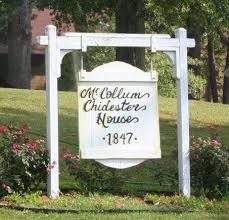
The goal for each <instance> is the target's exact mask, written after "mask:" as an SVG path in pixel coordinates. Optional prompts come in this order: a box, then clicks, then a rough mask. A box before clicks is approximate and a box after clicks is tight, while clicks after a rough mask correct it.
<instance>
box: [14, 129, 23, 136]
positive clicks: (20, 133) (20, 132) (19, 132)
mask: <svg viewBox="0 0 229 220" xmlns="http://www.w3.org/2000/svg"><path fill="white" fill-rule="evenodd" d="M22 134H23V132H22V131H21V130H20V131H15V132H14V135H17V136H20V135H22Z"/></svg>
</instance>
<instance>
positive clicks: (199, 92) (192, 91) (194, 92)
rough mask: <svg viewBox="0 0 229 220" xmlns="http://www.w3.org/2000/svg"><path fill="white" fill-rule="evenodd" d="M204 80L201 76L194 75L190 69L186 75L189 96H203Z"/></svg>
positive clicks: (194, 97)
mask: <svg viewBox="0 0 229 220" xmlns="http://www.w3.org/2000/svg"><path fill="white" fill-rule="evenodd" d="M205 86H206V80H205V79H204V78H203V77H202V76H196V75H195V74H194V72H193V71H192V70H189V75H188V94H189V98H191V99H197V100H200V99H201V98H202V97H203V94H204V89H205Z"/></svg>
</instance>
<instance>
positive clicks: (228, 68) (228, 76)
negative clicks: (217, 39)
mask: <svg viewBox="0 0 229 220" xmlns="http://www.w3.org/2000/svg"><path fill="white" fill-rule="evenodd" d="M223 103H224V104H229V39H228V41H227V58H226V65H225V70H224V78H223Z"/></svg>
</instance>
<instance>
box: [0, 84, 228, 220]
mask: <svg viewBox="0 0 229 220" xmlns="http://www.w3.org/2000/svg"><path fill="white" fill-rule="evenodd" d="M159 107H160V133H161V148H162V159H156V160H149V161H147V162H146V163H145V166H144V167H143V168H141V169H139V167H133V168H128V169H125V170H123V171H118V172H120V174H121V175H123V177H124V179H125V181H126V183H125V184H124V187H123V191H124V192H128V193H129V194H131V192H133V194H136V192H139V193H140V194H141V195H143V194H145V192H150V191H160V192H176V191H178V186H177V185H178V184H177V155H176V153H174V152H175V151H176V149H177V138H176V117H177V114H176V100H175V99H171V98H164V97H159ZM45 111H46V106H45V92H44V91H32V90H16V89H3V88H0V125H3V124H9V123H17V124H29V126H30V127H31V135H34V136H36V137H45V135H46V122H45ZM228 114H229V106H228V105H222V104H213V103H207V102H203V101H190V133H191V135H195V136H207V135H208V132H209V131H208V129H207V125H208V124H217V125H219V126H220V127H219V130H218V134H219V136H220V137H221V139H222V141H223V142H224V143H225V144H227V145H229V135H228V134H229V117H228ZM77 129H78V128H77V94H76V93H74V92H59V133H60V146H61V145H70V146H71V148H72V151H73V152H76V151H77V149H78V135H77V133H78V130H77ZM60 181H61V190H63V191H65V190H67V189H68V190H69V189H74V188H76V187H77V184H76V182H75V181H74V180H73V179H71V178H70V177H69V176H68V173H67V172H66V170H65V168H64V167H63V166H61V174H60ZM127 182H131V184H130V183H127ZM141 191H143V193H142V192H141ZM113 198H116V197H113ZM152 198H153V199H155V197H152ZM100 199H102V200H104V198H103V197H102V196H99V199H98V200H100ZM116 199H117V198H116ZM105 200H106V199H105ZM111 200H112V199H111ZM36 201H37V200H36ZM80 201H81V202H82V201H84V203H85V205H82V207H85V206H86V204H87V200H83V198H81V199H80ZM130 201H132V200H131V198H130ZM134 201H135V200H134ZM62 202H63V204H68V199H66V201H65V200H64V199H63V201H62ZM65 202H66V203H65ZM128 204H129V203H128ZM57 205H58V204H57ZM141 205H143V206H144V203H143V204H139V206H140V208H142V207H141ZM111 206H114V202H113V203H112V201H110V203H109V207H111ZM98 207H99V204H98ZM135 207H138V206H137V205H135ZM127 208H128V205H127ZM130 208H132V207H131V206H130ZM91 217H93V218H94V219H117V218H118V219H131V218H134V219H152V218H154V219H184V218H185V219H227V216H226V214H224V213H209V210H208V209H200V210H199V211H198V212H195V213H188V212H184V213H157V212H154V213H150V212H134V213H129V214H126V213H109V214H108V213H97V214H96V215H95V214H93V213H90V212H89V213H80V214H72V213H66V214H61V216H60V215H59V214H57V213H48V214H45V213H43V214H42V213H39V214H38V213H34V212H32V211H24V212H21V211H16V210H8V209H5V208H1V209H0V219H20V218H23V219H50V218H51V219H64V218H67V219H76V218H77V219H89V218H91Z"/></svg>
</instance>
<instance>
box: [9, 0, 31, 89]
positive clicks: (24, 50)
mask: <svg viewBox="0 0 229 220" xmlns="http://www.w3.org/2000/svg"><path fill="white" fill-rule="evenodd" d="M6 3H7V4H8V7H9V11H8V34H7V40H8V75H7V77H6V83H7V86H9V87H14V88H25V89H28V88H30V80H31V13H32V6H31V1H30V0H22V1H20V2H18V1H6ZM18 3H19V4H18Z"/></svg>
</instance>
